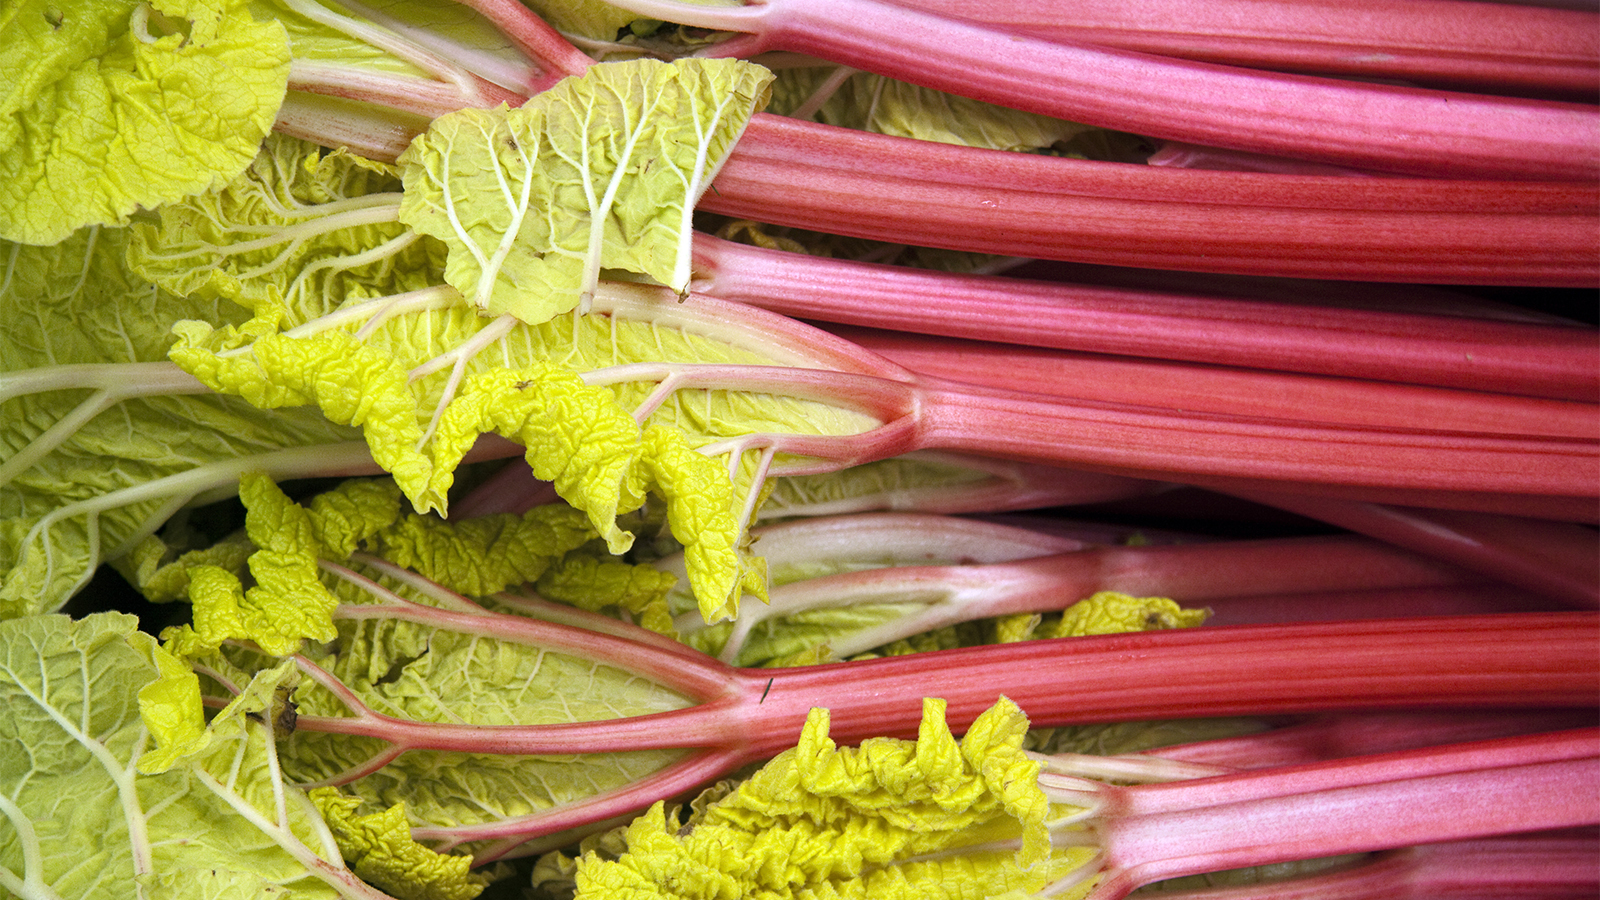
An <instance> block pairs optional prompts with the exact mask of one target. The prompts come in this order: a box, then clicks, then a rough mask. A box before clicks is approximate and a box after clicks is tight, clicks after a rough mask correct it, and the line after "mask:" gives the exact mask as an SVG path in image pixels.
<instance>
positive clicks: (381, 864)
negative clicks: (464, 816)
mask: <svg viewBox="0 0 1600 900" xmlns="http://www.w3.org/2000/svg"><path fill="white" fill-rule="evenodd" d="M310 797H311V802H312V803H315V804H316V806H317V811H318V812H320V813H322V818H323V819H324V820H325V821H327V823H328V827H329V828H331V829H332V831H333V837H334V839H335V840H336V841H338V842H339V852H340V853H342V854H344V858H345V860H346V862H347V863H348V865H349V866H350V869H351V870H352V871H354V872H355V873H356V874H357V875H359V876H360V877H361V878H362V880H364V881H366V882H368V883H370V884H374V885H376V886H378V887H380V888H382V889H383V890H385V891H387V892H388V893H390V894H392V895H394V896H395V897H397V898H399V900H472V898H474V897H476V896H478V895H479V894H481V893H483V889H484V887H485V886H487V885H488V883H489V880H488V878H486V877H485V876H483V875H480V874H475V873H473V872H472V857H470V856H459V855H450V854H444V853H435V852H434V851H433V850H430V849H428V848H427V847H424V846H423V845H421V844H419V843H417V842H416V841H414V840H412V839H411V826H410V824H409V823H408V822H407V821H406V810H405V805H404V804H401V803H397V804H395V805H394V806H391V807H389V808H388V809H386V810H384V811H383V812H377V813H368V814H366V815H358V814H357V813H356V810H357V809H359V808H360V806H361V801H360V800H358V799H356V798H354V797H346V796H344V795H342V794H340V793H339V791H338V789H336V788H331V787H320V788H314V789H312V790H311V792H310Z"/></svg>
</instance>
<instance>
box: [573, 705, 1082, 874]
mask: <svg viewBox="0 0 1600 900" xmlns="http://www.w3.org/2000/svg"><path fill="white" fill-rule="evenodd" d="M1026 729H1027V719H1026V717H1024V716H1023V715H1022V713H1021V711H1020V710H1018V709H1017V707H1016V706H1015V705H1014V704H1012V703H1011V702H1010V701H1008V700H1004V699H1002V700H1001V701H1000V703H998V704H996V706H995V707H993V708H992V709H990V710H989V711H988V712H985V713H984V714H983V715H982V716H980V717H979V718H978V719H977V720H976V721H975V722H974V723H973V725H972V728H971V729H970V730H969V731H968V733H967V735H966V737H964V738H963V739H961V740H960V741H959V742H958V741H957V740H956V739H955V738H954V736H952V735H951V733H950V731H949V729H948V728H947V727H946V726H945V722H944V703H943V701H941V700H933V699H929V700H924V701H923V720H922V727H921V730H920V731H919V734H918V737H917V739H916V740H915V741H903V740H896V739H889V738H873V739H869V740H867V741H864V742H862V744H861V746H860V747H853V748H852V747H839V746H837V745H836V744H834V742H833V741H832V740H831V739H829V737H828V716H827V711H826V710H821V709H814V710H812V712H811V715H810V716H809V717H808V719H807V720H806V726H805V729H804V731H803V732H802V734H801V737H800V741H799V743H798V744H797V745H796V747H795V748H794V749H792V750H787V751H784V753H782V754H781V755H779V756H778V757H777V758H775V759H773V760H772V761H771V762H769V763H767V764H766V765H765V766H763V767H762V768H761V770H760V771H758V772H756V773H755V774H754V775H752V776H751V777H750V778H749V779H747V780H745V781H744V782H742V783H740V784H739V785H738V786H737V787H736V788H734V789H732V790H731V791H729V790H720V791H717V792H716V793H717V794H718V795H719V796H716V797H715V799H711V800H710V801H709V802H706V803H705V804H704V805H701V806H698V808H696V809H695V811H694V812H693V814H691V815H690V817H689V820H688V822H687V823H686V824H685V825H683V826H681V827H680V826H679V825H678V823H677V822H676V820H675V817H673V816H669V815H667V814H666V810H665V805H664V804H661V803H658V804H656V805H655V807H653V808H652V809H651V810H650V811H649V812H647V813H646V814H645V815H643V816H641V817H640V818H638V819H636V820H635V821H634V822H633V824H632V825H630V826H628V827H627V829H626V831H625V832H624V833H623V836H624V838H625V841H626V847H627V849H626V851H625V852H623V853H621V854H620V855H618V856H616V857H614V858H607V857H606V856H603V855H602V854H601V853H599V852H595V850H593V849H591V850H590V851H589V852H586V853H585V854H584V856H583V857H581V858H580V859H579V860H578V862H577V865H576V869H575V871H574V872H573V879H574V883H575V885H576V887H577V897H578V898H580V900H581V898H591V897H593V898H600V897H617V896H628V897H640V898H645V897H651V898H657V897H658V898H709V897H752V896H760V897H771V898H775V900H776V898H791V897H792V898H821V897H928V898H946V897H948V898H956V897H973V896H992V895H995V894H999V893H1004V892H1005V891H1007V890H1025V891H1033V890H1038V889H1039V888H1041V887H1043V886H1044V885H1045V884H1047V883H1049V882H1050V881H1051V880H1053V879H1054V878H1055V877H1059V876H1060V875H1062V874H1064V873H1066V872H1069V871H1071V870H1073V869H1076V868H1078V867H1079V866H1081V865H1083V864H1084V863H1085V862H1087V861H1088V860H1089V859H1090V858H1091V857H1092V856H1093V855H1094V851H1093V849H1092V848H1087V847H1065V848H1060V849H1055V850H1053V849H1052V848H1051V847H1050V838H1049V835H1048V832H1047V831H1046V827H1045V821H1046V818H1047V815H1048V811H1049V803H1048V801H1047V800H1046V798H1045V795H1044V792H1043V791H1042V790H1041V789H1040V788H1039V785H1038V772H1039V769H1038V766H1039V764H1038V763H1037V762H1035V761H1033V760H1031V759H1029V758H1027V757H1026V756H1025V755H1024V754H1023V752H1022V750H1021V744H1022V739H1023V735H1024V733H1025V732H1026ZM996 844H997V845H998V846H995V845H996ZM986 845H987V846H986Z"/></svg>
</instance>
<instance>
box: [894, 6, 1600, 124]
mask: <svg viewBox="0 0 1600 900" xmlns="http://www.w3.org/2000/svg"><path fill="white" fill-rule="evenodd" d="M896 2H898V3H899V4H900V5H902V6H911V7H915V8H917V9H920V10H923V11H924V12H929V13H933V14H936V15H943V16H949V17H951V18H958V19H969V20H972V21H974V22H982V23H984V24H986V25H990V26H994V27H999V28H1003V29H1005V30H1007V31H1020V32H1025V33H1028V34H1033V35H1037V36H1039V37H1042V38H1046V39H1051V40H1067V41H1078V42H1082V43H1086V44H1099V45H1102V46H1106V47H1117V48H1119V49H1123V50H1137V51H1141V52H1144V53H1153V54H1156V55H1159V56H1176V57H1180V58H1183V59H1194V60H1201V61H1205V62H1216V63H1227V64H1230V65H1239V66H1253V67H1256V68H1264V69H1278V70H1284V71H1297V72H1311V73H1320V74H1330V75H1344V76H1352V77H1360V78H1372V79H1400V80H1406V81H1412V82H1416V83H1421V84H1428V85H1433V86H1446V87H1458V88H1467V89H1478V90H1483V91H1485V92H1486V93H1514V92H1535V93H1544V92H1556V93H1560V94H1564V95H1568V96H1571V97H1573V98H1574V99H1592V96H1593V94H1594V86H1595V83H1596V80H1597V79H1600V21H1597V20H1596V18H1595V15H1594V13H1593V12H1588V11H1580V10H1577V9H1550V8H1547V7H1543V6H1531V5H1521V4H1501V3H1461V2H1456V0H1354V2H1352V0H1206V2H1204V3H1193V2H1187V0H1048V2H1035V3H1028V4H1026V5H1014V4H1006V3H988V2H984V0H896Z"/></svg>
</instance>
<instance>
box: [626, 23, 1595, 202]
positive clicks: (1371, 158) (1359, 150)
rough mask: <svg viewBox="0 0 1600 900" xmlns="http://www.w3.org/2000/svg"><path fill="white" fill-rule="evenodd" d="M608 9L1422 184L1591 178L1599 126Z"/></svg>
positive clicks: (991, 48)
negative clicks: (1431, 180) (1426, 179)
mask: <svg viewBox="0 0 1600 900" xmlns="http://www.w3.org/2000/svg"><path fill="white" fill-rule="evenodd" d="M615 5H617V6H621V7H623V8H625V9H629V10H632V11H634V12H637V13H640V14H641V15H645V16H648V17H651V18H656V19H661V20H664V21H669V22H679V23H682V24H686V25H694V26H699V27H705V28H713V29H718V30H728V31H741V32H749V33H751V34H752V37H751V38H750V39H735V40H732V41H729V42H727V43H726V44H724V45H721V46H720V47H717V46H716V45H714V46H713V48H712V49H711V50H709V51H706V52H711V53H718V54H723V53H725V54H728V55H738V56H752V55H755V54H758V53H760V52H763V51H768V50H788V51H794V52H798V53H803V54H807V55H810V56H815V57H818V58H821V59H825V60H828V61H830V62H836V63H840V64H842V65H846V66H850V67H852V68H855V69H861V70H864V71H870V72H876V73H878V74H881V75H887V76H889V77H891V78H897V79H900V80H902V81H908V82H911V83H914V84H919V85H922V86H924V87H929V88H933V89H935V90H940V91H946V92H949V93H954V94H961V95H963V96H968V97H973V98H975V99H978V100H984V101H988V102H991V103H996V104H999V105H1001V106H1009V107H1013V108H1016V109H1021V110H1027V111H1029V112H1035V113H1040V114H1042V115H1047V116H1053V117H1057V118H1062V119H1068V120H1071V121H1075V122H1083V123H1085V124H1089V125H1096V126H1099V127H1103V128H1113V129H1117V130H1120V131H1126V132H1132V133H1134V134H1142V135H1148V136H1152V137H1159V138H1168V139H1173V140H1181V141H1188V142H1191V143H1196V144H1205V145H1210V146H1217V147H1228V148H1233V149H1238V150H1249V151H1254V152H1260V153H1268V154H1273V155H1279V156H1287V157H1292V158H1297V159H1308V160H1313V161H1318V162H1328V163H1335V164H1338V165H1348V166H1355V167H1358V168H1372V169H1380V170H1384V171H1391V172H1402V173H1406V174H1413V175H1425V176H1431V177H1449V178H1507V179H1551V180H1578V179H1593V178H1595V177H1596V175H1600V113H1597V112H1596V110H1595V109H1594V108H1593V107H1591V106H1588V105H1585V104H1578V103H1559V102H1553V101H1539V100H1524V99H1514V98H1504V97H1493V96H1488V95H1480V94H1465V93H1456V92H1445V91H1432V90H1424V89H1418V88H1407V87H1397V86H1391V85H1377V84H1369V83H1365V82H1349V81H1338V80H1333V79H1326V78H1315V77H1310V76H1301V75H1284V74H1278V73H1270V72H1262V71H1256V70H1248V69H1240V68H1236V67H1232V66H1218V65H1213V64H1209V63H1198V62H1189V61H1185V60H1176V59H1171V58H1167V57H1158V56H1151V55H1148V54H1143V53H1134V52H1130V51H1122V50H1111V49H1105V48H1101V47H1094V46H1090V45H1083V44H1071V43H1065V42H1060V43H1058V42H1055V41H1049V40H1043V39H1040V38H1035V37H1031V36H1028V35H1025V34H1018V33H1015V32H1006V31H1001V30H995V29H990V28H985V27H983V26H981V25H977V24H974V23H971V22H968V21H964V20H958V19H950V18H946V17H943V16H937V15H931V14H928V13H924V12H920V11H918V10H914V9H908V8H906V7H902V6H897V5H894V4H892V3H886V2H878V0H767V2H764V3H761V4H758V5H750V6H738V7H724V6H703V5H697V4H692V3H682V2H673V0H619V2H617V3H616V4H615Z"/></svg>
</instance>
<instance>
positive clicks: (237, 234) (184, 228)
mask: <svg viewBox="0 0 1600 900" xmlns="http://www.w3.org/2000/svg"><path fill="white" fill-rule="evenodd" d="M399 191H400V176H399V172H398V171H397V170H396V169H394V168H393V167H392V166H386V165H383V164H382V163H376V162H372V161H371V160H367V159H364V158H362V157H360V156H356V155H355V154H353V153H348V152H345V151H333V152H327V151H324V150H323V149H322V148H320V147H318V146H317V145H315V144H312V143H310V142H308V141H302V140H298V139H295V138H290V137H284V136H282V135H272V136H270V137H268V138H267V140H266V141H265V143H264V144H263V145H262V148H261V152H260V153H259V154H257V155H256V156H255V158H254V159H253V160H251V162H250V165H249V167H248V168H246V169H245V171H244V172H243V173H241V175H240V176H239V177H237V178H235V179H233V180H232V181H230V182H228V183H227V184H226V185H224V186H222V187H221V188H219V189H217V190H214V191H208V192H206V193H202V194H199V195H196V196H194V197H190V198H187V199H185V200H183V201H181V202H178V203H171V204H167V205H166V206H163V207H161V208H160V209H159V210H157V211H156V216H157V218H156V221H155V222H153V223H138V224H135V225H134V226H133V232H132V235H133V236H132V240H131V242H130V246H129V253H128V257H129V265H130V266H131V268H132V269H133V270H134V271H135V272H137V273H138V274H139V276H141V277H143V278H145V279H147V280H149V281H150V282H152V283H154V284H157V285H159V286H160V287H162V288H163V289H165V290H168V291H171V292H172V293H175V294H178V295H180V296H188V297H196V298H203V299H208V300H209V299H223V300H228V301H231V302H232V303H235V304H238V305H239V306H242V307H244V308H245V309H248V310H250V312H251V313H252V314H253V315H252V320H251V321H250V322H249V323H247V324H244V325H241V326H237V328H236V329H226V328H225V329H223V330H224V331H225V332H226V335H225V336H223V337H220V338H218V339H216V340H217V341H218V343H219V344H220V345H226V346H230V347H232V346H239V345H240V344H242V343H245V342H246V341H248V340H249V339H253V338H256V337H261V336H263V335H268V334H273V333H275V332H277V331H280V330H286V329H290V328H294V327H296V326H299V325H303V324H305V323H306V322H309V321H311V320H312V319H316V318H319V317H321V316H325V315H327V314H329V313H331V312H333V311H335V310H337V309H340V308H342V307H347V306H352V305H356V304H359V303H360V302H361V301H364V300H370V299H373V298H376V297H387V296H390V295H393V294H399V293H403V292H405V291H412V290H419V289H423V288H428V287H432V286H434V285H436V284H437V283H438V272H439V271H440V270H441V269H442V266H443V263H444V248H443V247H442V246H441V245H440V244H438V243H437V242H436V241H433V240H431V239H429V238H425V237H422V236H421V235H418V234H416V233H414V232H412V231H411V229H409V228H407V227H406V226H405V225H403V224H401V223H400V222H399V221H398V219H397V215H396V205H397V204H398V202H399V196H400V195H399ZM197 318H198V317H197Z"/></svg>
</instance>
